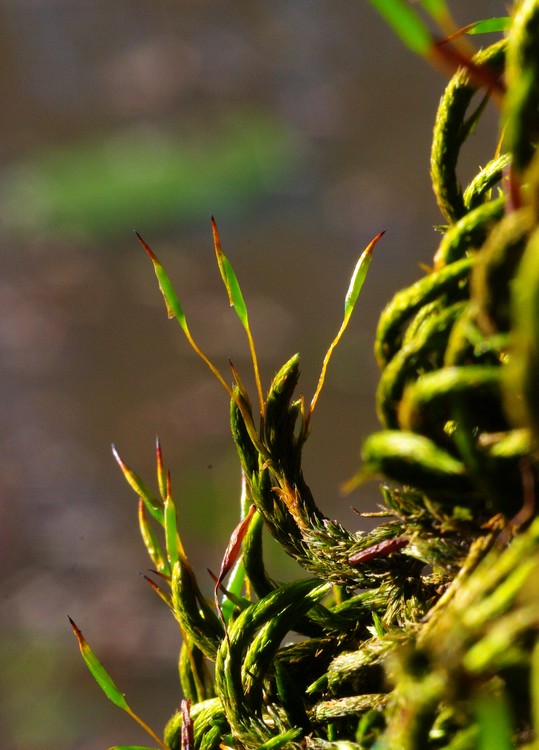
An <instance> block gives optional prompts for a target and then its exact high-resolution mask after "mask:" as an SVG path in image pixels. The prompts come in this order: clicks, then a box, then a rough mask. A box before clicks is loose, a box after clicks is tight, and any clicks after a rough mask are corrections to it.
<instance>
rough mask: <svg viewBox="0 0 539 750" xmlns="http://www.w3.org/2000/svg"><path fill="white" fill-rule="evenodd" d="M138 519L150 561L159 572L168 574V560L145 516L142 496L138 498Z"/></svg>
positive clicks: (169, 573) (169, 572)
mask: <svg viewBox="0 0 539 750" xmlns="http://www.w3.org/2000/svg"><path fill="white" fill-rule="evenodd" d="M138 520H139V528H140V534H141V536H142V541H143V542H144V545H145V547H146V550H147V551H148V554H149V556H150V559H151V561H152V562H153V564H154V565H155V567H156V568H157V570H158V572H159V573H163V575H166V576H170V575H171V569H170V565H169V564H168V560H167V559H166V557H165V555H164V554H163V550H162V549H161V545H160V544H159V541H158V539H157V537H156V535H155V532H154V530H153V529H152V527H151V525H150V523H149V521H148V519H147V517H146V513H145V512H144V501H143V500H142V498H140V499H139V509H138Z"/></svg>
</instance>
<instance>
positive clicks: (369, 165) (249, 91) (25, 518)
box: [0, 0, 505, 750]
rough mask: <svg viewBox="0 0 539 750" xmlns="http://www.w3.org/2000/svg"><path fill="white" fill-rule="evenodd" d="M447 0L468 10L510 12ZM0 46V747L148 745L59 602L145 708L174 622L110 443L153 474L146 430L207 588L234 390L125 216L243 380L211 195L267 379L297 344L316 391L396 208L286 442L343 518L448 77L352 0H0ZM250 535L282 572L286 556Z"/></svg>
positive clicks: (224, 523) (413, 274) (165, 703)
mask: <svg viewBox="0 0 539 750" xmlns="http://www.w3.org/2000/svg"><path fill="white" fill-rule="evenodd" d="M451 5H452V7H453V9H454V13H455V17H456V19H457V21H458V22H459V23H461V24H465V23H467V22H470V21H472V20H476V19H478V18H482V17H487V16H494V15H503V14H504V12H505V8H504V3H503V2H501V1H500V2H497V1H495V0H485V1H482V0H475V2H474V3H468V2H465V1H464V0H460V1H455V2H453V3H452V4H451ZM0 47H1V50H2V52H1V54H2V65H1V66H0V93H1V98H2V103H3V105H2V118H1V123H0V129H1V134H2V137H1V139H0V159H1V165H0V229H1V250H0V264H1V275H0V361H1V368H2V369H1V372H2V376H1V396H2V398H1V407H0V408H1V412H2V414H1V425H2V427H1V433H0V556H1V568H0V569H1V571H2V586H1V599H0V623H1V624H0V628H1V632H0V702H1V705H0V746H1V747H2V748H3V750H48V749H49V748H55V749H56V750H75V749H76V750H99V749H100V748H103V749H104V748H107V747H109V746H111V745H115V744H130V743H132V744H150V745H151V744H152V743H151V740H149V738H146V736H145V735H144V734H143V733H142V732H141V731H140V730H139V729H138V727H137V726H136V725H135V724H134V723H132V722H131V720H130V719H129V718H128V717H126V716H125V715H124V714H122V713H121V711H119V709H117V708H115V707H114V706H113V705H112V704H111V703H109V702H108V701H107V699H106V698H105V697H104V695H103V694H102V693H101V692H100V690H99V688H98V687H97V685H96V684H95V682H94V681H93V679H92V677H91V676H90V675H89V674H88V673H87V671H86V668H85V667H84V665H83V664H82V662H81V659H80V655H79V651H78V648H77V645H76V642H75V639H74V637H73V635H72V633H71V630H70V628H69V625H68V621H67V614H69V615H70V616H71V617H72V618H73V619H74V620H75V621H76V622H77V624H78V625H79V627H80V628H81V629H82V631H83V632H84V634H85V636H86V637H87V639H88V640H89V642H90V643H91V645H92V646H93V648H94V650H95V651H96V652H97V653H98V655H99V656H100V658H101V660H102V661H103V662H104V663H105V665H106V666H107V668H108V670H109V672H110V673H111V674H112V676H113V677H114V678H115V680H116V682H117V683H118V684H119V686H120V687H121V689H122V690H123V691H125V693H126V696H127V699H128V701H129V703H130V704H131V705H132V707H133V708H134V709H135V710H136V711H137V712H138V713H139V714H141V715H142V716H143V717H144V719H145V720H146V721H147V722H148V723H149V724H151V725H152V726H153V727H154V728H156V729H157V731H161V728H162V726H163V724H164V723H165V722H166V720H167V719H168V717H169V716H170V715H171V714H172V713H173V711H174V710H175V709H176V708H177V706H178V702H179V699H180V691H179V685H178V678H177V665H176V660H177V654H178V648H179V634H178V628H177V626H176V624H175V622H174V621H173V619H172V618H171V616H170V614H169V613H168V612H167V611H166V608H165V607H164V605H163V604H162V602H161V601H160V600H158V599H157V597H156V596H155V595H154V594H153V592H152V591H151V590H150V589H149V587H148V586H147V584H146V583H145V581H144V580H143V579H142V578H141V576H140V573H141V572H144V571H146V570H147V569H148V567H150V566H151V563H150V561H149V559H148V558H147V557H146V553H145V550H144V548H143V545H142V542H141V541H140V540H139V536H138V526H137V518H136V507H137V503H136V498H135V496H134V495H133V493H132V492H131V490H130V489H129V488H128V487H127V485H126V484H125V482H124V480H123V478H122V476H121V474H120V472H119V470H118V468H117V466H116V464H115V463H114V460H113V458H112V455H111V451H110V445H111V443H112V442H114V443H115V444H116V445H117V447H118V449H119V451H120V453H121V455H122V456H123V458H124V459H125V460H126V461H127V463H128V464H129V465H130V466H132V467H133V468H135V469H136V471H137V472H138V473H139V474H140V475H142V476H143V477H144V478H145V479H146V481H147V483H148V484H150V485H151V486H155V480H154V476H155V468H154V440H155V436H156V435H159V437H160V438H161V441H162V445H163V451H164V456H165V462H166V464H167V466H168V467H169V468H170V469H171V472H172V479H173V487H174V493H175V499H176V503H177V506H178V508H179V514H180V526H181V529H182V535H183V540H184V544H185V546H186V549H187V553H188V555H189V558H190V561H191V564H192V566H193V567H194V569H195V570H196V571H197V572H198V573H199V577H200V581H201V583H202V584H203V585H204V586H206V587H207V590H208V592H209V591H210V589H211V583H210V579H209V576H208V574H207V573H206V569H207V568H210V569H212V570H214V571H217V569H218V568H219V565H220V560H221V557H222V554H223V551H224V549H225V546H226V543H227V540H228V538H229V536H230V533H231V530H232V529H233V527H234V526H235V524H236V523H237V520H238V497H239V481H240V476H239V469H238V463H237V460H236V456H235V452H234V447H233V444H232V442H231V439H230V436H229V430H228V403H227V397H226V394H225V393H224V392H223V391H222V389H221V388H220V386H219V385H218V384H217V383H216V382H215V381H214V379H213V378H212V376H211V374H210V373H209V371H207V370H206V369H205V367H204V365H203V364H202V363H201V362H200V361H199V360H197V358H196V357H195V355H194V354H193V353H192V351H191V350H190V349H189V347H188V345H187V343H186V342H185V340H184V338H183V335H182V333H181V331H180V329H179V327H178V326H177V325H176V323H175V322H171V321H167V318H166V314H165V310H164V305H163V302H162V298H161V296H160V294H159V291H158V289H157V284H156V280H155V277H154V274H153V271H152V268H151V264H150V263H149V262H148V259H147V258H146V256H145V254H144V252H143V251H142V249H141V248H140V246H139V244H138V242H137V241H136V238H135V236H134V234H133V230H134V229H137V230H138V231H139V232H140V233H141V234H142V236H143V237H144V238H145V239H146V240H147V242H148V243H149V244H150V245H151V246H152V248H153V249H154V250H155V252H156V253H157V254H158V255H159V257H160V259H161V261H162V262H163V264H164V265H165V267H166V268H167V270H168V272H169V275H170V276H171V278H172V279H173V280H174V282H175V286H176V289H177V291H178V292H179V294H180V296H181V299H182V303H183V305H184V308H185V310H186V313H187V316H188V320H189V323H190V327H191V330H192V332H193V333H194V335H195V338H196V339H197V340H198V341H199V343H200V344H201V345H202V347H203V348H204V349H205V350H206V352H207V353H208V354H209V355H210V356H211V358H212V359H213V360H214V361H215V362H216V363H217V364H218V365H219V366H220V367H221V369H222V371H223V372H224V373H225V374H226V373H227V371H228V370H227V368H228V362H227V358H228V357H231V358H232V360H233V361H234V363H235V365H236V367H237V368H238V369H239V370H240V372H241V373H242V375H243V376H244V379H245V380H246V381H247V382H249V383H252V379H250V378H249V373H250V365H249V358H248V356H247V348H246V343H245V339H244V336H243V334H242V329H241V327H240V325H239V323H238V321H237V319H236V318H235V315H234V313H233V312H232V311H230V310H229V307H228V302H227V298H226V294H225V291H224V289H223V287H222V285H221V282H220V278H219V274H218V271H217V269H216V267H215V262H214V254H213V245H212V239H211V228H210V216H211V215H212V214H214V215H215V217H216V219H217V222H218V225H219V228H220V233H221V239H222V243H223V249H224V251H225V253H226V254H227V255H228V257H229V258H230V260H231V262H232V263H233V265H234V268H235V270H236V272H237V274H238V276H239V278H240V281H241V284H242V288H243V292H244V295H245V298H246V301H247V304H248V307H249V311H250V319H251V323H252V328H253V333H254V336H255V341H256V343H257V347H258V352H259V357H260V363H261V368H262V374H263V377H264V381H265V383H266V384H267V383H268V382H269V379H270V378H271V376H272V374H273V373H274V372H275V371H276V370H277V369H278V368H279V367H280V365H281V364H283V362H284V361H285V360H286V359H288V358H289V357H290V356H291V355H292V354H294V353H295V352H296V351H299V352H301V356H302V378H301V382H300V385H301V390H302V391H303V392H304V393H305V394H306V397H307V398H310V396H311V395H312V393H313V390H314V387H315V385H316V382H317V378H318V373H319V369H320V365H321V362H322V358H323V355H324V353H325V351H326V349H327V346H328V345H329V343H330V341H331V340H332V338H333V336H334V335H335V333H336V331H337V329H338V326H339V325H340V322H341V317H342V305H343V300H344V294H345V292H346V289H347V286H348V282H349V278H350V275H351V272H352V269H353V267H354V264H355V261H356V259H357V257H358V254H359V252H360V251H361V250H362V249H363V247H364V246H365V245H366V244H367V243H368V242H369V241H370V239H371V238H372V237H373V236H374V235H375V234H376V233H378V232H379V231H380V230H382V229H386V230H387V232H386V235H385V237H384V239H383V240H382V241H381V242H380V244H379V245H378V246H377V248H376V253H375V259H374V262H373V264H372V266H371V271H370V274H369V278H368V280H367V284H366V286H365V288H364V292H363V293H362V296H361V298H360V301H359V303H358V306H357V309H356V312H355V314H354V317H353V318H352V322H351V324H350V327H349V330H348V332H347V333H346V336H345V338H344V340H343V341H342V343H341V345H340V346H339V349H338V350H337V352H336V354H335V356H334V359H333V361H332V364H331V366H330V369H329V373H328V378H327V382H326V387H325V391H324V393H323V395H322V398H321V400H320V403H319V406H318V409H317V413H316V415H315V417H314V418H313V422H312V427H313V431H312V436H311V438H310V441H309V444H308V445H307V447H306V451H305V473H306V477H307V480H308V481H309V483H310V484H311V486H312V488H313V491H314V494H315V497H316V498H317V501H318V503H319V505H320V507H321V508H322V509H323V510H324V511H325V512H326V513H327V514H328V515H331V516H332V517H335V518H338V519H339V520H340V521H342V522H343V523H345V525H347V526H348V527H349V528H351V529H354V530H355V529H357V528H360V526H362V525H363V523H364V522H363V521H362V520H361V519H360V518H359V517H358V516H357V515H356V514H355V513H354V512H353V510H351V506H354V507H356V508H358V509H360V510H364V509H366V508H372V507H373V505H374V504H375V503H376V502H377V501H378V496H379V493H378V488H377V485H376V483H372V484H370V485H368V486H367V487H365V488H363V490H362V491H361V492H356V493H354V495H352V496H350V497H343V496H342V495H341V493H340V491H339V485H340V484H341V483H342V482H343V480H345V479H346V478H348V477H349V476H350V475H351V474H353V473H354V472H355V471H356V470H357V468H358V465H359V451H360V446H361V442H362V440H363V439H364V437H365V436H366V435H367V434H368V433H369V432H370V431H372V430H373V429H375V428H376V426H377V422H376V417H375V413H374V401H373V396H374V389H375V385H376V380H377V371H376V366H375V363H374V358H373V355H372V345H373V338H374V332H375V326H376V320H377V317H378V315H379V313H380V311H381V309H382V308H383V306H384V305H385V304H386V303H387V302H388V301H389V299H390V297H391V295H392V294H393V292H394V291H396V290H397V289H398V288H400V287H402V286H404V285H405V284H407V283H410V282H412V281H413V280H415V279H416V278H418V276H419V275H420V274H421V273H422V272H421V270H420V269H419V267H418V264H419V263H427V264H428V263H429V262H430V260H431V258H432V254H433V251H434V249H435V247H436V244H437V236H436V234H435V232H434V230H433V226H434V225H435V224H437V223H439V222H440V220H441V217H440V216H439V213H438V211H437V208H436V206H435V201H434V198H433V196H432V194H431V190H430V183H429V175H428V163H429V149H430V132H431V127H432V122H433V118H434V114H435V111H436V107H437V103H438V100H439V96H440V94H441V92H442V90H443V87H444V78H443V76H442V75H440V74H439V73H437V72H435V71H434V70H431V69H429V68H428V67H427V66H426V64H424V63H423V62H422V61H421V60H417V59H415V58H414V57H413V56H412V54H411V53H410V52H408V51H407V50H406V49H404V48H403V47H402V46H401V44H400V42H399V41H398V40H396V39H395V38H394V37H393V35H392V33H391V32H390V31H389V30H388V29H387V28H386V27H385V25H384V23H383V22H382V21H381V19H380V18H379V17H378V16H377V15H376V14H375V13H374V11H373V10H372V9H371V7H370V6H369V5H368V4H367V3H365V2H363V0H356V2H353V3H352V2H350V0H309V1H308V2H307V1H306V0H274V1H273V2H258V3H253V2H252V0H236V1H235V2H228V1H226V0H213V1H211V2H210V1H206V0H183V1H181V2H180V1H179V0H176V1H175V2H172V1H171V0H153V1H152V2H150V1H149V0H114V2H112V3H111V2H110V1H109V0H85V1H84V2H80V3H74V2H70V0H0ZM494 122H495V118H494V117H491V118H490V120H489V118H487V121H486V124H485V125H483V126H482V129H481V130H479V131H478V132H477V133H476V134H475V135H474V136H473V138H472V143H471V146H470V149H469V153H470V160H469V165H468V167H469V172H468V174H466V169H467V167H465V168H464V172H463V175H462V179H463V181H464V182H465V180H466V177H467V176H470V175H472V174H474V173H475V171H476V170H477V167H478V166H479V165H480V164H484V163H485V162H486V161H487V160H488V158H489V156H490V154H491V153H492V152H493V149H494V147H495V143H496V131H495V125H494ZM227 377H228V376H227ZM268 545H269V543H268ZM269 547H270V557H271V560H272V567H271V572H272V573H273V574H274V575H275V576H276V577H278V578H279V577H281V578H283V579H285V578H292V577H299V576H301V575H302V573H301V571H300V570H299V569H297V568H296V567H295V566H293V565H290V564H288V563H287V562H286V561H284V560H283V559H281V557H279V555H278V554H277V552H276V551H272V550H271V545H269Z"/></svg>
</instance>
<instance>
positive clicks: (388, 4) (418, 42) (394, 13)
mask: <svg viewBox="0 0 539 750" xmlns="http://www.w3.org/2000/svg"><path fill="white" fill-rule="evenodd" d="M370 2H371V5H374V7H375V8H376V10H377V11H378V12H379V13H380V15H381V16H382V17H383V18H384V19H385V20H386V21H387V23H388V24H389V26H391V28H392V29H393V31H394V32H395V33H396V34H397V35H398V36H399V37H400V38H401V40H402V41H403V42H404V43H405V44H406V46H407V47H409V48H410V49H411V50H412V52H416V53H417V54H418V55H423V56H427V55H428V54H429V52H430V50H431V48H432V37H431V34H430V31H429V30H428V28H427V27H426V25H425V24H424V23H423V21H422V20H421V19H420V18H419V16H418V15H417V14H416V13H415V11H413V10H412V8H410V6H409V5H408V3H406V2H405V1H404V0H370Z"/></svg>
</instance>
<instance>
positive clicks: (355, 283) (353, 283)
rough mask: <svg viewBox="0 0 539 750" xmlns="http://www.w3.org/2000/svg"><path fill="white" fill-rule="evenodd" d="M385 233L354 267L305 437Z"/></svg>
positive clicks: (309, 411)
mask: <svg viewBox="0 0 539 750" xmlns="http://www.w3.org/2000/svg"><path fill="white" fill-rule="evenodd" d="M384 234H385V230H384V231H383V232H379V233H378V234H377V235H376V237H374V238H373V239H372V240H371V241H370V242H369V244H368V245H367V247H366V248H365V250H364V251H363V252H362V254H361V256H360V258H359V260H358V262H357V263H356V267H355V268H354V273H353V274H352V278H351V280H350V285H349V287H348V292H347V293H346V297H345V300H344V317H343V321H342V323H341V327H340V328H339V331H338V333H337V335H336V336H335V338H334V339H333V341H332V342H331V344H330V346H329V349H328V350H327V352H326V356H325V357H324V361H323V362H322V370H321V372H320V377H319V379H318V385H317V386H316V390H315V392H314V396H313V398H312V400H311V405H310V407H309V410H308V412H307V414H306V416H305V421H304V427H303V436H304V438H306V437H307V435H308V433H309V423H310V420H311V416H312V414H313V412H314V410H315V408H316V404H317V402H318V397H319V396H320V393H321V391H322V388H323V386H324V382H325V379H326V372H327V368H328V365H329V361H330V359H331V356H332V354H333V351H334V350H335V348H336V346H337V344H338V343H339V341H340V340H341V338H342V335H343V333H344V332H345V330H346V328H347V326H348V323H349V322H350V318H351V317H352V313H353V311H354V308H355V306H356V302H357V300H358V297H359V293H360V292H361V288H362V287H363V284H364V282H365V279H366V278H367V272H368V270H369V266H370V264H371V260H372V251H373V249H374V246H375V245H376V243H377V242H378V240H379V239H380V238H381V237H382V236H383V235H384Z"/></svg>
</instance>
